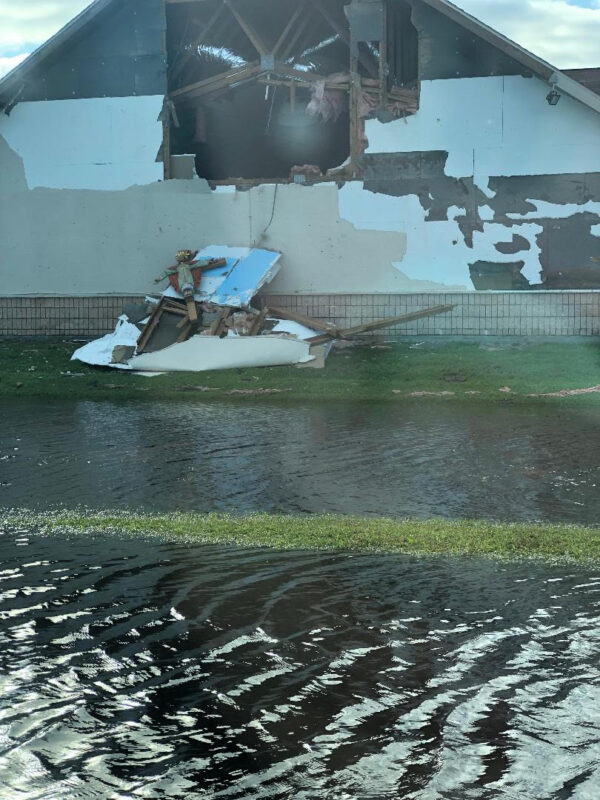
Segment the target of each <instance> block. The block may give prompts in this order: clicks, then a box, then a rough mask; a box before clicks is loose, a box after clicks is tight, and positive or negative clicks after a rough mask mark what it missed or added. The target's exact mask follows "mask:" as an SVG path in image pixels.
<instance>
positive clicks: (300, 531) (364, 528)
mask: <svg viewBox="0 0 600 800" xmlns="http://www.w3.org/2000/svg"><path fill="white" fill-rule="evenodd" d="M0 526H2V527H4V528H12V529H15V528H17V529H18V528H26V529H28V530H31V529H37V530H39V531H41V532H43V533H50V534H52V533H60V532H69V533H79V534H87V535H98V534H103V533H110V534H118V535H121V536H122V535H129V536H136V535H139V536H148V535H153V536H158V537H160V538H163V539H165V540H171V541H178V540H180V541H185V542H189V543H214V544H218V543H220V544H236V545H239V546H247V547H254V546H258V547H272V548H275V549H278V550H299V549H302V550H304V549H319V550H345V551H360V552H387V553H407V554H409V553H410V554H420V555H461V556H464V555H468V556H494V557H500V558H551V559H561V558H562V559H569V560H574V561H597V560H599V559H600V529H599V528H585V527H582V526H576V525H551V524H544V523H535V524H530V523H511V524H503V523H492V522H484V521H470V520H464V521H447V520H411V519H406V520H394V519H386V518H359V517H345V516H337V515H316V516H288V515H277V514H275V515H272V514H263V513H259V514H249V515H243V516H231V515H226V514H199V513H175V514H136V513H128V512H89V513H86V512H85V511H82V510H74V511H53V512H50V513H36V512H30V511H22V510H7V511H0Z"/></svg>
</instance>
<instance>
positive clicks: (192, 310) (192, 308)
mask: <svg viewBox="0 0 600 800" xmlns="http://www.w3.org/2000/svg"><path fill="white" fill-rule="evenodd" d="M185 305H186V308H187V313H188V317H189V319H190V322H192V323H194V322H198V310H197V308H196V301H195V300H194V295H193V293H192V292H191V291H190V293H189V294H188V295H186V298H185Z"/></svg>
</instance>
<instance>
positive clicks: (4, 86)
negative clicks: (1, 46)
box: [0, 0, 115, 108]
mask: <svg viewBox="0 0 600 800" xmlns="http://www.w3.org/2000/svg"><path fill="white" fill-rule="evenodd" d="M114 2H115V0H93V2H92V4H91V5H89V6H87V8H84V9H83V11H81V12H80V13H79V14H77V16H76V17H73V19H72V20H71V21H70V22H67V24H66V25H65V26H64V27H62V28H61V29H60V30H59V31H58V33H55V34H54V36H51V37H50V38H49V39H47V40H46V41H45V42H44V43H43V44H42V45H40V47H38V48H37V49H36V50H34V51H33V53H31V54H30V55H28V56H27V58H26V59H24V61H21V63H20V64H18V65H17V66H16V67H15V68H14V69H12V70H11V71H10V72H8V73H7V74H6V75H4V76H3V77H2V78H0V94H3V95H4V96H5V97H6V95H10V93H11V91H12V92H13V93H14V92H16V91H18V88H19V83H20V82H22V81H24V80H26V77H27V75H28V74H29V73H30V72H32V71H33V70H34V69H35V68H36V67H38V66H39V65H40V64H42V63H43V62H44V61H45V60H46V59H47V58H48V57H49V56H51V55H52V54H53V53H54V52H56V50H58V48H59V47H62V45H63V44H66V43H67V42H69V41H70V40H71V39H72V38H73V37H74V36H76V35H77V34H78V33H80V32H81V31H82V30H83V29H84V28H86V27H87V26H88V25H90V24H91V23H92V22H93V21H94V20H95V19H96V17H97V16H98V15H99V14H101V13H102V12H103V11H104V10H105V9H106V8H108V7H109V6H110V5H112V3H114ZM7 99H9V100H10V99H11V98H7ZM1 107H2V104H1V101H0V108H1Z"/></svg>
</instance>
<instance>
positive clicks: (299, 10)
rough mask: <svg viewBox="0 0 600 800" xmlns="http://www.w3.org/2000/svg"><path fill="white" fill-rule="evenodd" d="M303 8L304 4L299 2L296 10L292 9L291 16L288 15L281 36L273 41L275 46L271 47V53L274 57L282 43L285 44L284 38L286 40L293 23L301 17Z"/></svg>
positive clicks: (304, 7)
mask: <svg viewBox="0 0 600 800" xmlns="http://www.w3.org/2000/svg"><path fill="white" fill-rule="evenodd" d="M305 10H306V6H305V5H304V3H299V4H298V6H297V8H296V10H295V11H294V13H293V14H292V16H291V17H290V20H289V22H288V24H287V25H286V26H285V28H284V29H283V32H282V34H281V36H280V37H279V39H278V40H277V42H276V43H275V47H274V48H273V55H274V56H275V57H277V53H278V52H279V51H280V49H281V48H282V47H283V45H284V44H285V40H286V39H287V37H288V36H289V34H290V32H291V30H292V28H293V27H294V25H295V24H296V23H297V22H298V20H299V19H300V17H301V15H302V13H303V12H304V11H305Z"/></svg>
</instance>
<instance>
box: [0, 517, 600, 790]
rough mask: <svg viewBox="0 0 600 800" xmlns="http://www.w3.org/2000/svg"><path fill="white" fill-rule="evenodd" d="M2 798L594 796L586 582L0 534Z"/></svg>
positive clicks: (597, 696) (590, 588)
mask: <svg viewBox="0 0 600 800" xmlns="http://www.w3.org/2000/svg"><path fill="white" fill-rule="evenodd" d="M0 547H1V552H2V565H1V567H0V786H2V787H3V789H2V792H1V793H0V794H1V797H2V800H17V798H18V800H33V799H34V798H36V800H37V799H40V800H41V798H43V800H54V799H56V800H66V799H67V798H68V800H93V799H94V798H103V799H104V798H107V799H108V798H119V800H121V799H123V800H133V799H134V798H156V800H158V799H159V798H160V799H161V800H181V798H184V797H185V798H194V799H195V798H230V799H231V800H235V799H236V798H237V799H238V800H245V798H264V799H266V798H269V800H274V799H275V798H277V799H278V800H279V799H281V800H282V799H283V798H302V799H304V800H311V799H314V800H317V799H318V798H319V799H320V798H322V799H323V800H330V798H334V799H337V798H339V799H340V800H341V798H347V799H348V800H354V798H372V799H373V800H387V799H388V798H414V800H437V798H444V799H446V800H458V799H459V798H460V799H461V800H462V798H473V799H476V800H488V799H491V798H494V799H496V798H506V800H509V799H510V800H516V799H517V798H518V799H519V800H521V799H522V798H536V799H537V798H544V799H547V798H551V799H552V800H563V798H578V799H579V800H583V799H584V798H588V799H589V800H592V799H593V800H595V798H597V797H598V793H599V788H600V767H599V758H598V723H599V722H600V668H599V658H598V656H599V647H600V627H599V624H598V623H599V621H600V620H599V610H600V602H599V600H600V575H598V574H597V573H595V572H593V571H592V570H590V569H589V568H588V569H586V568H575V567H571V566H569V567H564V566H562V567H560V566H548V565H546V566H544V565H532V564H511V565H508V564H506V565H499V564H496V563H493V562H487V561H478V560H464V561H462V560H450V559H422V560H419V559H415V558H408V557H399V556H393V557H390V556H386V557H381V556H349V555H340V554H337V555H331V554H323V553H295V554H290V553H285V554H283V553H274V552H268V551H261V550H240V549H235V548H225V547H214V546H210V547H207V546H203V547H200V546H197V547H193V546H192V547H190V546H188V545H186V546H181V545H175V544H168V543H159V542H156V541H154V542H152V541H150V542H145V541H139V540H134V541H132V540H123V541H121V540H116V539H106V538H103V537H98V538H97V539H93V538H84V537H79V538H77V537H75V538H72V539H63V538H61V537H52V538H44V537H41V536H39V535H36V534H35V533H34V532H28V531H19V532H15V531H4V532H3V534H2V535H0Z"/></svg>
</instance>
